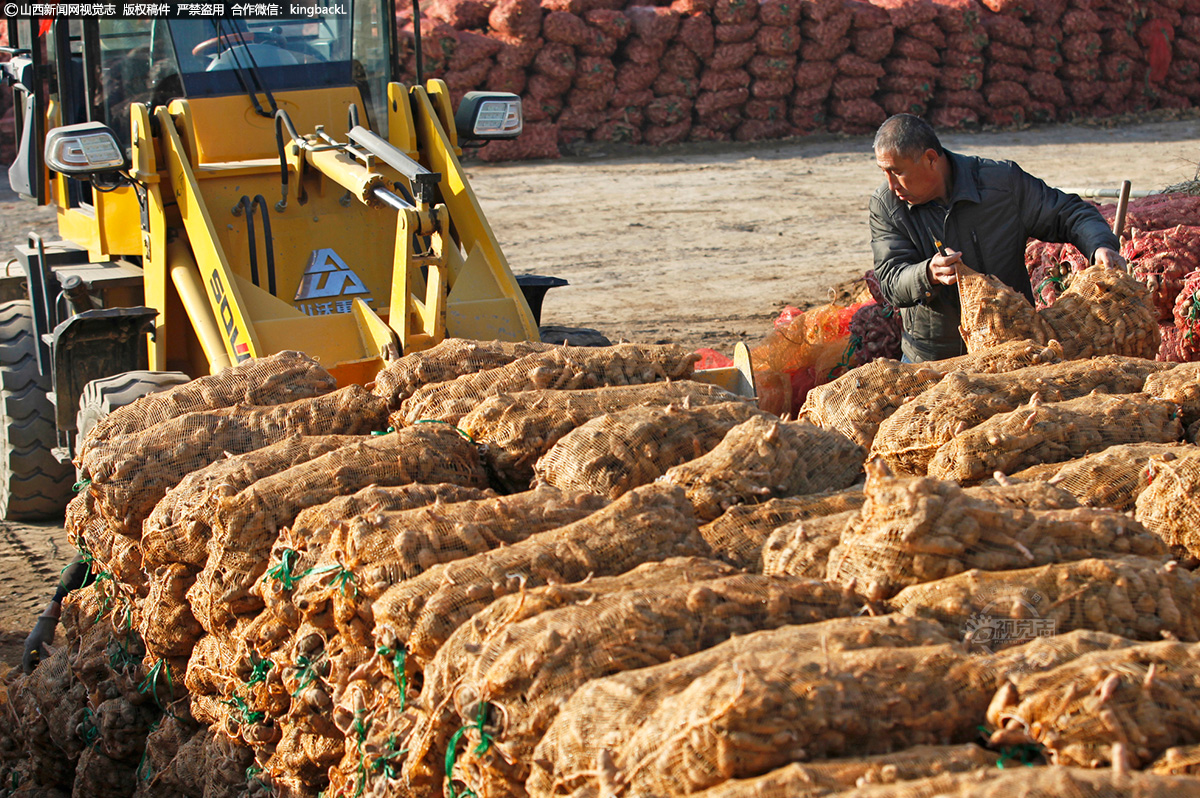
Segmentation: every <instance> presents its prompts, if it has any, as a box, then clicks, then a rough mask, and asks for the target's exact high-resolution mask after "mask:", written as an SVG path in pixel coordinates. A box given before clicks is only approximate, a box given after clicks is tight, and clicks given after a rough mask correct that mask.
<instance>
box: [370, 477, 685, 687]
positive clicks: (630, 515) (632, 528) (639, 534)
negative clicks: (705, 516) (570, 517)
mask: <svg viewBox="0 0 1200 798" xmlns="http://www.w3.org/2000/svg"><path fill="white" fill-rule="evenodd" d="M706 551H707V546H706V545H705V543H704V540H703V539H702V538H701V537H700V535H699V532H698V531H697V526H696V519H695V516H694V515H693V514H692V508H691V505H690V504H689V503H688V501H687V497H686V496H685V495H684V493H683V491H681V490H680V489H678V488H676V487H673V486H669V485H646V486H643V487H641V488H635V489H634V490H632V491H630V492H629V493H628V494H626V495H625V496H622V497H621V498H620V499H619V500H617V501H615V502H613V503H612V504H611V505H609V506H608V507H606V508H604V509H603V510H600V511H598V512H595V513H592V514H591V515H589V516H588V517H587V518H584V519H583V520H581V521H576V522H575V523H573V524H570V525H568V526H565V527H562V528H560V529H556V530H552V531H550V532H541V533H539V534H536V535H533V536H531V537H529V538H528V539H526V540H523V541H521V542H520V543H515V544H513V545H512V546H507V547H505V548H502V549H497V550H495V551H489V552H484V553H483V554H479V555H476V556H474V557H471V558H469V559H467V560H461V561H458V562H452V563H446V564H443V565H435V566H434V567H433V568H430V569H429V570H428V571H425V572H424V573H423V574H421V575H420V576H418V577H416V578H414V579H409V580H407V581H405V582H401V583H399V584H397V585H395V586H394V587H392V588H389V589H388V590H387V591H386V592H385V593H384V594H383V595H382V596H380V597H379V599H377V600H376V601H375V604H374V606H373V608H372V609H373V611H374V615H375V642H376V644H377V645H378V646H383V647H386V648H389V649H392V650H396V649H398V648H399V647H400V646H403V647H404V649H405V650H406V651H407V652H408V657H407V660H406V665H407V667H409V668H411V669H413V670H421V669H423V668H424V666H425V665H426V664H427V663H428V662H429V660H430V659H432V658H433V656H434V654H436V653H437V650H438V648H439V647H440V646H441V645H442V643H444V642H445V641H446V639H447V638H448V637H449V636H450V635H451V633H453V632H454V630H455V628H457V627H458V626H459V625H460V624H461V623H463V622H464V621H466V620H467V619H468V618H470V617H471V616H472V615H474V614H475V613H476V612H478V611H479V610H481V609H483V608H484V607H486V606H487V605H488V604H489V603H491V602H492V601H495V600H496V599H497V598H499V597H501V596H503V595H506V594H508V593H514V592H516V591H518V590H520V589H522V588H526V587H535V586H538V585H544V584H547V583H549V582H576V581H579V580H580V579H583V578H585V577H587V576H588V575H589V574H593V575H596V576H604V575H611V574H619V573H621V572H623V571H627V570H629V569H630V568H633V567H634V566H636V565H639V564H641V563H644V562H650V561H653V560H663V559H666V558H667V557H679V556H688V555H700V554H704V553H706Z"/></svg>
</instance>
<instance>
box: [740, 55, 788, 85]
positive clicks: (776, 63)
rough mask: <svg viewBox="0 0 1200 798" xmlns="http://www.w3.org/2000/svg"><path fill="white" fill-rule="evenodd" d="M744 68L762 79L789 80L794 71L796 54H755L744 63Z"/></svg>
mask: <svg viewBox="0 0 1200 798" xmlns="http://www.w3.org/2000/svg"><path fill="white" fill-rule="evenodd" d="M746 70H747V71H748V72H749V73H750V74H751V75H753V76H754V77H756V78H761V79H763V80H791V79H792V75H794V74H795V72H796V56H794V55H793V56H771V55H756V56H754V57H753V58H751V59H750V61H749V62H748V63H747V64H746Z"/></svg>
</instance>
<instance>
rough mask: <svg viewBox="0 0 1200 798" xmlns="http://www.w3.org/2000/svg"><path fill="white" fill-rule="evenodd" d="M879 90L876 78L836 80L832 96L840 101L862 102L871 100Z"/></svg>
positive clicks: (839, 78) (831, 90) (831, 91)
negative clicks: (862, 100)
mask: <svg viewBox="0 0 1200 798" xmlns="http://www.w3.org/2000/svg"><path fill="white" fill-rule="evenodd" d="M878 88H879V81H878V80H877V79H876V78H849V77H845V76H843V77H838V78H834V81H833V87H832V88H831V89H830V94H832V95H833V96H834V97H836V98H837V99H839V100H860V99H866V98H869V97H870V96H871V95H873V94H875V91H876V90H877V89H878Z"/></svg>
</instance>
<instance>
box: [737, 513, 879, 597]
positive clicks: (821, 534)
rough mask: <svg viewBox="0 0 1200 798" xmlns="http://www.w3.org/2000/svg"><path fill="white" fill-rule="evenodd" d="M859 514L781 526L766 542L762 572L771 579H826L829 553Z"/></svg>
mask: <svg viewBox="0 0 1200 798" xmlns="http://www.w3.org/2000/svg"><path fill="white" fill-rule="evenodd" d="M864 500H865V497H864ZM858 512H859V511H858V510H857V509H854V510H846V511H844V512H840V513H832V514H830V515H824V516H816V517H814V518H801V519H799V520H797V521H793V522H792V523H790V524H786V525H784V526H781V527H779V528H778V529H776V530H775V531H774V532H772V533H771V534H770V536H768V537H767V539H766V540H765V541H764V542H763V546H762V550H761V552H760V556H761V558H762V572H763V573H764V574H767V575H768V576H779V575H783V574H787V575H790V576H807V577H811V578H813V579H824V578H825V573H826V571H827V570H828V563H829V553H830V552H831V551H833V548H834V546H836V545H837V544H838V541H840V540H841V539H842V530H843V529H845V528H846V525H847V524H849V523H850V522H852V521H853V520H854V519H856V518H858ZM867 589H868V590H869V589H870V587H869V586H867Z"/></svg>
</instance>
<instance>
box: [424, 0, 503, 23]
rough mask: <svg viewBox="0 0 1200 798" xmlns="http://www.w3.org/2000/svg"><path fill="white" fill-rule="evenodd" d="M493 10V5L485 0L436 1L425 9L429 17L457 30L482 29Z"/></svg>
mask: <svg viewBox="0 0 1200 798" xmlns="http://www.w3.org/2000/svg"><path fill="white" fill-rule="evenodd" d="M491 10H492V3H490V2H483V0H435V2H433V3H430V4H429V5H428V6H427V7H426V8H425V9H424V11H425V13H426V14H428V15H429V16H431V17H433V18H434V19H440V20H442V21H443V22H445V23H446V24H447V25H450V26H451V27H453V28H455V29H457V30H468V29H471V28H482V27H483V26H484V25H486V24H487V21H488V14H489V13H491Z"/></svg>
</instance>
